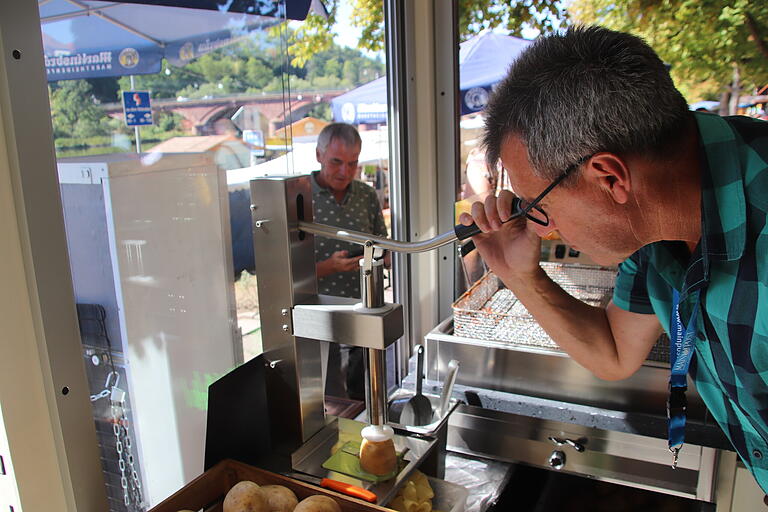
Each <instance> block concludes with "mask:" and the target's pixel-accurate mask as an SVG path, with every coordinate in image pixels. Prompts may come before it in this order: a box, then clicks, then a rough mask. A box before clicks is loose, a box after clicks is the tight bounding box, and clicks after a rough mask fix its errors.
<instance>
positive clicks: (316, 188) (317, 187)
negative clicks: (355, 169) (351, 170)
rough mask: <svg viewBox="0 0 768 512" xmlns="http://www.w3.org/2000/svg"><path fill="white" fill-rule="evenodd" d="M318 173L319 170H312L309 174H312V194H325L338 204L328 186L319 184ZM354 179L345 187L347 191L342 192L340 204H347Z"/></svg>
mask: <svg viewBox="0 0 768 512" xmlns="http://www.w3.org/2000/svg"><path fill="white" fill-rule="evenodd" d="M318 174H320V171H312V172H311V173H310V175H311V176H312V194H318V193H320V194H325V195H327V196H328V197H329V198H330V199H331V200H332V201H333V202H334V203H336V204H339V203H337V202H336V196H334V195H333V191H332V190H331V189H330V188H327V187H324V186H322V185H321V184H320V182H319V181H317V175H318ZM354 182H355V181H354V180H352V182H350V184H349V186H348V187H347V191H346V193H345V194H344V199H342V201H341V206H343V205H345V204H347V202H348V201H349V196H350V194H351V192H352V184H353V183H354Z"/></svg>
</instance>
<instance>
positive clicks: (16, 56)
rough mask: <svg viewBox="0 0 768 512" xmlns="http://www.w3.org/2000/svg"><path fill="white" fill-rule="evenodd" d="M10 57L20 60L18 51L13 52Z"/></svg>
mask: <svg viewBox="0 0 768 512" xmlns="http://www.w3.org/2000/svg"><path fill="white" fill-rule="evenodd" d="M11 55H13V58H14V59H16V60H21V52H20V51H19V50H13V51H12V52H11Z"/></svg>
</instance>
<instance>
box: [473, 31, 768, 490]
mask: <svg viewBox="0 0 768 512" xmlns="http://www.w3.org/2000/svg"><path fill="white" fill-rule="evenodd" d="M485 115H486V128H485V133H484V136H483V143H484V147H485V148H486V151H487V159H488V163H489V165H495V164H496V163H497V162H498V161H499V160H500V161H501V162H502V164H503V166H504V168H505V169H507V171H508V173H509V176H510V180H511V184H512V189H513V190H514V191H515V193H516V194H517V195H518V196H519V197H517V198H516V197H514V196H513V194H512V193H511V192H509V191H502V192H500V193H499V196H498V198H496V197H493V196H491V197H489V198H487V199H486V201H485V202H484V203H480V202H477V203H475V204H473V206H472V215H471V216H470V215H467V214H465V215H463V216H462V218H461V222H462V223H463V224H465V225H469V224H470V223H471V222H472V221H474V222H475V223H476V224H477V225H478V227H480V229H481V230H482V231H483V233H482V234H480V235H477V236H475V237H474V241H475V244H476V246H477V248H478V250H479V251H480V253H481V255H482V256H483V258H484V260H485V262H486V263H487V264H488V265H489V267H490V268H491V269H492V270H493V271H494V272H495V273H496V274H497V275H498V276H499V277H500V278H501V279H502V280H503V281H504V283H505V284H506V285H507V287H509V288H510V290H511V291H512V292H513V293H514V294H515V295H516V296H517V297H518V298H519V299H520V300H521V302H522V303H523V304H524V305H525V307H526V308H527V309H528V311H530V312H531V314H533V316H534V317H536V319H537V320H538V322H539V323H540V324H541V325H542V327H543V328H544V329H545V330H546V331H547V333H548V334H549V335H550V336H551V337H552V338H553V339H554V340H555V341H556V342H557V343H558V345H559V346H560V347H561V348H562V349H563V350H565V351H566V352H568V353H569V355H570V356H571V357H572V358H573V359H574V360H575V361H577V362H578V363H579V364H581V365H582V366H584V367H585V368H587V369H588V370H590V371H592V372H593V373H594V374H595V375H596V376H597V377H600V378H602V379H607V380H618V379H624V378H626V377H629V376H630V375H632V374H633V373H634V372H635V371H637V370H638V368H639V367H640V366H641V365H642V364H643V362H644V361H645V359H646V358H647V356H648V353H649V351H650V350H651V348H652V346H653V345H654V343H655V341H656V340H657V339H658V337H659V335H660V333H661V330H662V329H664V330H666V331H667V333H668V334H669V336H670V339H671V340H672V346H673V351H672V367H673V371H672V372H671V377H670V388H671V393H670V405H671V417H672V421H671V422H670V429H669V434H670V440H669V444H670V449H671V450H672V451H673V453H674V452H675V451H676V450H678V449H679V448H680V447H681V446H682V443H683V440H684V431H683V430H681V429H680V427H679V425H680V423H679V421H677V420H680V419H682V421H683V425H684V414H685V409H684V407H683V403H684V402H683V397H684V392H685V385H686V374H687V373H688V364H686V363H688V361H690V360H689V359H688V358H687V357H686V356H687V354H693V358H692V359H693V360H692V361H691V362H690V376H691V377H692V379H693V381H694V382H695V384H696V389H697V391H698V393H699V395H701V397H702V399H703V400H704V402H705V403H706V405H707V407H708V409H709V411H710V412H711V413H712V416H713V417H714V418H715V420H716V421H717V422H718V424H719V425H720V427H721V428H722V430H723V432H724V433H725V435H726V436H727V437H728V438H729V439H730V441H731V443H732V444H733V446H734V448H735V449H736V451H737V452H738V454H739V456H740V457H741V460H742V461H743V462H744V463H745V465H746V466H747V467H748V468H749V469H750V471H751V472H752V474H753V475H754V477H755V479H756V480H757V482H758V484H759V485H760V486H761V487H762V489H763V490H764V491H768V293H766V290H768V225H767V223H766V220H768V219H767V218H766V217H768V123H766V122H763V121H758V120H754V119H751V118H746V117H726V118H721V117H719V116H717V115H713V114H708V113H701V112H690V111H689V110H688V107H687V102H686V101H685V99H684V98H683V96H682V95H681V94H680V93H679V92H678V91H677V90H676V89H675V87H674V85H673V83H672V80H671V78H670V77H669V73H668V71H667V70H666V68H665V66H664V64H663V62H662V61H661V60H660V59H659V58H658V56H657V55H656V54H655V53H654V51H653V50H652V49H651V48H650V47H649V46H648V45H646V44H645V43H644V42H643V41H642V40H641V39H639V38H637V37H634V36H631V35H628V34H622V33H618V32H613V31H610V30H607V29H604V28H599V27H576V28H570V29H568V30H567V31H566V32H565V33H561V34H555V35H551V36H546V37H542V38H539V39H538V40H537V41H536V42H534V43H533V44H532V45H531V46H529V47H528V49H526V51H525V52H523V54H521V56H520V57H519V58H518V59H517V60H516V61H515V62H514V63H513V65H512V66H511V68H510V70H509V73H508V76H507V77H506V78H505V79H504V80H503V81H502V82H501V83H500V84H499V86H498V88H497V89H496V91H495V93H494V96H493V98H492V100H491V102H490V104H489V106H488V107H487V109H486V111H485ZM507 220H508V222H504V221H507ZM555 230H557V231H558V232H559V235H560V237H561V238H562V239H563V240H564V241H565V242H566V243H568V244H569V245H570V246H572V247H573V248H574V249H576V250H579V251H583V252H585V253H586V254H588V255H589V256H590V257H591V258H592V259H593V260H594V261H596V262H598V263H600V264H604V265H612V264H618V265H619V271H618V276H617V278H616V283H615V290H614V296H613V300H612V301H611V302H610V303H609V304H608V306H607V307H605V308H598V307H593V306H590V305H587V304H585V303H583V302H580V301H579V300H577V299H575V298H574V297H572V296H570V295H569V294H567V293H566V292H564V291H563V290H562V289H561V288H560V287H559V286H557V285H556V284H555V283H554V282H553V281H552V280H551V279H549V278H548V277H547V275H546V274H545V273H544V271H543V270H542V269H541V267H540V266H539V255H540V247H541V238H542V237H544V236H546V235H547V234H549V233H551V232H552V231H555ZM660 407H662V408H663V407H664V405H663V404H661V405H660Z"/></svg>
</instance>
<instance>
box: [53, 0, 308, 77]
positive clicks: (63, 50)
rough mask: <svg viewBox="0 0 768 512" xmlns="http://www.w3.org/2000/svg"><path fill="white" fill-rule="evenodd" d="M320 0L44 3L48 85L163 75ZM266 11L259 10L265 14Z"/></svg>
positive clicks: (299, 14) (68, 0)
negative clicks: (167, 67) (165, 67)
mask: <svg viewBox="0 0 768 512" xmlns="http://www.w3.org/2000/svg"><path fill="white" fill-rule="evenodd" d="M311 5H317V3H316V2H313V1H312V0H282V1H280V0H234V1H233V2H230V4H229V5H228V7H227V9H226V10H222V8H220V6H219V5H218V2H217V1H216V0H136V1H134V2H121V1H119V2H100V1H93V0H39V9H40V22H41V25H42V32H43V49H44V52H45V68H46V72H47V75H48V81H56V80H73V79H78V78H98V77H106V76H123V75H141V74H150V73H158V72H159V71H160V69H161V65H162V59H163V58H166V59H168V61H169V62H171V63H172V64H174V65H177V66H178V65H183V64H185V63H186V62H189V61H190V60H192V59H195V58H197V57H199V56H201V55H204V54H206V53H208V52H211V51H213V50H216V49H218V48H221V47H223V46H227V45H229V44H232V43H234V42H236V41H239V40H241V39H243V38H245V37H247V36H248V35H249V34H250V33H251V32H253V31H254V30H258V29H264V28H266V27H269V26H272V25H275V24H277V23H280V22H281V21H283V20H285V19H286V18H289V19H304V18H306V15H307V12H308V11H309V9H310V6H311ZM257 11H258V12H257Z"/></svg>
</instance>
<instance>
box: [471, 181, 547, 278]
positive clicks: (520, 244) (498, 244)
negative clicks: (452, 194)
mask: <svg viewBox="0 0 768 512" xmlns="http://www.w3.org/2000/svg"><path fill="white" fill-rule="evenodd" d="M512 199H514V195H513V194H512V192H510V191H508V190H502V191H501V193H499V197H498V198H497V197H494V196H488V197H486V198H485V202H484V203H481V202H479V201H478V202H476V203H474V204H472V215H471V216H470V215H468V214H466V213H462V214H461V216H460V217H459V222H461V223H462V224H463V225H465V226H469V225H471V224H472V222H474V223H475V224H477V227H479V228H480V230H481V231H482V232H483V233H482V234H479V235H475V236H474V237H472V240H473V241H474V242H475V246H476V247H477V250H478V251H479V252H480V255H481V256H482V257H483V260H484V261H485V263H486V264H487V265H488V266H489V267H490V268H491V270H493V271H494V273H495V274H496V275H498V276H499V277H500V278H501V279H502V280H505V281H506V280H507V279H510V280H518V279H520V278H523V277H524V276H526V275H530V274H531V273H533V272H535V271H536V270H537V269H538V268H539V256H540V254H541V239H540V238H539V237H538V235H536V233H535V232H534V231H532V230H531V229H528V227H527V222H526V219H525V217H523V218H520V219H514V220H511V221H509V222H505V223H502V220H507V219H509V218H510V217H511V216H512Z"/></svg>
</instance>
